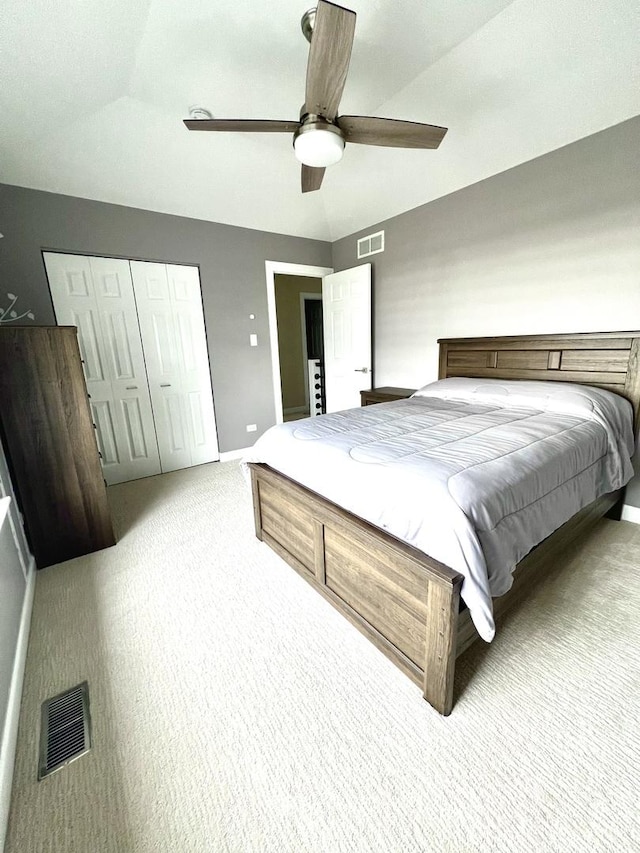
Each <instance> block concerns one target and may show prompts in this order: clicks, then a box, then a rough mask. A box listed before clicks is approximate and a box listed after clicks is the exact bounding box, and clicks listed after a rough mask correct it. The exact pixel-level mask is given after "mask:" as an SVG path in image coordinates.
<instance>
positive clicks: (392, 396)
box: [360, 385, 416, 406]
mask: <svg viewBox="0 0 640 853" xmlns="http://www.w3.org/2000/svg"><path fill="white" fill-rule="evenodd" d="M415 390H416V389H415V388H392V387H390V386H389V385H385V386H384V387H382V388H372V389H371V390H370V391H361V392H360V405H361V406H372V405H373V404H374V403H390V402H391V401H392V400H406V399H407V397H410V396H411V395H412V394H413V393H414V391H415Z"/></svg>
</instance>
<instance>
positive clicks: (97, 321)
mask: <svg viewBox="0 0 640 853" xmlns="http://www.w3.org/2000/svg"><path fill="white" fill-rule="evenodd" d="M44 260H45V265H46V269H47V276H48V278H49V285H50V287H51V295H52V298H53V304H54V307H55V311H56V318H57V321H58V323H59V324H61V325H69V326H77V327H78V342H79V345H80V353H81V356H82V360H83V368H84V374H85V379H86V383H87V391H88V393H89V396H90V404H91V410H92V413H93V421H94V423H95V425H96V430H97V439H98V447H99V449H100V453H101V456H102V466H103V471H104V478H105V480H106V481H107V483H109V484H110V485H111V484H112V483H121V482H124V481H125V480H135V479H137V478H139V477H148V476H149V475H151V474H159V473H160V457H159V454H158V444H157V441H156V432H155V426H154V422H153V415H152V412H151V399H150V396H149V387H148V384H147V373H146V369H145V364H144V357H143V354H142V342H141V340H140V330H139V328H138V321H137V315H136V305H135V299H134V295H133V284H132V281H131V271H130V268H129V262H128V261H126V260H122V259H118V258H93V257H91V258H89V257H84V256H82V255H65V254H60V253H57V252H45V253H44Z"/></svg>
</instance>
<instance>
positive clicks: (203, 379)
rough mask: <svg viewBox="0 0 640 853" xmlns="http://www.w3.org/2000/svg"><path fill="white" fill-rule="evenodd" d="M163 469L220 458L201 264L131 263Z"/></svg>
mask: <svg viewBox="0 0 640 853" xmlns="http://www.w3.org/2000/svg"><path fill="white" fill-rule="evenodd" d="M131 272H132V276H133V286H134V291H135V296H136V303H137V306H138V317H139V321H140V331H141V333H142V345H143V347H144V355H145V360H146V364H147V373H148V376H149V387H150V389H151V400H152V403H153V413H154V418H155V423H156V431H157V435H158V446H159V448H160V460H161V464H162V470H163V471H174V470H176V469H177V468H187V467H189V466H190V465H198V464H200V463H202V462H213V461H215V460H216V459H218V458H219V453H218V441H217V434H216V424H215V415H214V410H213V395H212V392H211V377H210V373H209V356H208V350H207V341H206V336H205V327H204V316H203V312H202V298H201V292H200V278H199V275H198V270H197V269H196V267H183V266H176V265H171V264H170V265H165V264H156V263H148V262H146V261H132V262H131Z"/></svg>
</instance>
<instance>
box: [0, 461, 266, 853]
mask: <svg viewBox="0 0 640 853" xmlns="http://www.w3.org/2000/svg"><path fill="white" fill-rule="evenodd" d="M248 450H251V448H250V447H241V448H240V450H225V452H224V453H221V454H220V461H221V462H231V461H232V460H233V459H242V457H243V456H244V454H245V453H246V452H247V451H248ZM0 849H2V848H0Z"/></svg>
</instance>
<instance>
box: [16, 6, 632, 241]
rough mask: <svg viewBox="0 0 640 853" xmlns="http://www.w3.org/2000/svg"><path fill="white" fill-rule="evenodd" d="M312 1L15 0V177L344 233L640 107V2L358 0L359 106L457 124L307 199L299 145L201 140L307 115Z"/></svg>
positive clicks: (348, 158)
mask: <svg viewBox="0 0 640 853" xmlns="http://www.w3.org/2000/svg"><path fill="white" fill-rule="evenodd" d="M312 2H313V0H271V2H268V3H267V2H258V0H252V2H249V0H136V2H132V0H29V2H28V3H26V2H25V0H5V2H4V4H3V21H2V27H1V28H0V80H2V85H1V86H0V114H1V115H2V126H1V127H0V180H1V181H3V182H5V183H14V184H18V185H21V186H28V187H35V188H38V189H44V190H49V191H52V192H59V193H65V194H67V195H76V196H81V197H86V198H93V199H99V200H102V201H109V202H114V203H117V204H124V205H129V206H132V207H141V208H146V209H149V210H158V211H163V212H166V213H174V214H179V215H183V216H190V217H195V218H199V219H208V220H213V221H217V222H226V223H230V224H233V225H242V226H245V227H249V228H259V229H264V230H266V231H276V232H282V233H286V234H297V235H301V236H305V237H316V238H320V239H325V240H333V239H337V238H339V237H341V236H344V235H346V234H350V233H352V232H353V231H356V230H359V229H361V228H365V227H367V226H368V225H370V224H373V223H375V222H378V221H380V220H382V219H385V218H387V217H389V216H393V215H395V214H397V213H400V212H402V211H405V210H409V209H411V208H413V207H416V206H417V205H419V204H423V203H425V202H427V201H430V200H432V199H434V198H437V197H439V196H442V195H445V194H447V193H450V192H453V191H455V190H457V189H460V188H462V187H464V186H467V185H469V184H472V183H475V182H476V181H479V180H482V179H483V178H486V177H488V176H490V175H494V174H497V173H498V172H501V171H504V170H505V169H508V168H511V167H512V166H515V165H517V164H519V163H522V162H525V161H526V160H530V159H532V158H534V157H537V156H540V155H541V154H544V153H546V152H548V151H551V150H553V149H555V148H558V147H560V146H562V145H566V144H568V143H570V142H573V141H575V140H576V139H580V138H582V137H584V136H588V135H589V134H592V133H595V132H597V131H599V130H602V129H604V128H606V127H610V126H611V125H613V124H617V123H618V122H621V121H623V120H625V119H627V118H631V117H632V116H635V115H637V114H639V113H640V47H639V45H640V4H639V3H638V2H637V0H589V2H588V3H585V2H584V0H563V2H561V3H560V2H558V0H516V2H508V0H457V2H455V0H403V2H398V0H369V1H368V2H365V1H364V0H352V2H349V0H345V2H347V4H348V5H349V7H350V8H353V9H355V11H356V12H357V13H358V18H357V24H356V38H355V44H354V49H353V55H352V60H351V67H350V71H349V77H348V80H347V85H346V88H345V92H344V96H343V99H342V104H341V110H340V111H341V112H342V113H345V114H360V115H366V114H374V115H382V116H388V117H391V118H402V119H410V120H414V121H426V122H430V123H433V124H440V125H445V126H447V127H449V133H448V134H447V136H446V137H445V139H444V141H443V143H442V145H441V147H440V149H438V150H437V151H402V150H398V149H389V148H374V147H367V146H360V145H349V146H347V150H346V152H345V156H344V159H343V160H342V162H341V163H339V164H338V165H337V166H334V167H331V168H330V169H328V170H327V174H326V176H325V180H324V184H323V186H322V189H321V190H320V191H319V192H316V193H310V194H307V195H304V196H303V195H302V194H301V193H300V176H299V164H298V163H297V161H296V160H295V159H294V156H293V151H292V147H291V138H290V137H289V136H288V135H284V134H283V135H261V134H215V133H210V134H206V133H203V134H196V133H189V132H188V131H187V130H186V129H185V128H184V126H183V125H182V121H181V119H182V118H184V117H186V116H187V114H188V108H189V106H190V105H192V104H199V105H202V106H204V107H206V108H208V109H209V110H210V111H211V112H212V113H213V114H214V115H215V116H216V117H220V118H224V117H227V118H283V119H291V118H293V119H297V117H298V112H299V109H300V105H301V104H302V101H303V99H304V79H305V68H306V61H307V53H308V44H307V42H306V41H305V40H304V38H303V36H302V34H301V32H300V29H299V19H300V17H301V15H302V13H303V12H304V11H305V10H306V8H307V7H308V5H311V3H312Z"/></svg>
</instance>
